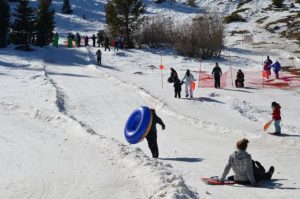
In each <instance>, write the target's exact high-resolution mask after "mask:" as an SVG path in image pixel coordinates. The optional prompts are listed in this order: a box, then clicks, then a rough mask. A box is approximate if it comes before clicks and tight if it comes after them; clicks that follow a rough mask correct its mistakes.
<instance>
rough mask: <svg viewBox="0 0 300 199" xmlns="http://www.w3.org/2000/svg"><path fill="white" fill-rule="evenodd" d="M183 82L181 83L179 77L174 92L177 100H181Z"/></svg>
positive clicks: (176, 79)
mask: <svg viewBox="0 0 300 199" xmlns="http://www.w3.org/2000/svg"><path fill="white" fill-rule="evenodd" d="M182 84H183V82H182V81H180V80H179V79H178V78H177V77H176V78H175V82H174V91H175V98H177V97H178V98H181V87H182Z"/></svg>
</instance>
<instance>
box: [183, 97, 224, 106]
mask: <svg viewBox="0 0 300 199" xmlns="http://www.w3.org/2000/svg"><path fill="white" fill-rule="evenodd" d="M182 99H184V100H192V101H199V102H212V103H218V104H225V103H224V102H221V101H218V100H215V99H212V98H209V97H198V98H182Z"/></svg>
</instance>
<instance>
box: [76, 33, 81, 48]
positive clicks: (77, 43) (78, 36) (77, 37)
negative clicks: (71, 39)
mask: <svg viewBox="0 0 300 199" xmlns="http://www.w3.org/2000/svg"><path fill="white" fill-rule="evenodd" d="M75 40H76V46H77V47H78V48H79V47H80V43H81V37H80V35H79V33H78V32H77V33H76V37H75Z"/></svg>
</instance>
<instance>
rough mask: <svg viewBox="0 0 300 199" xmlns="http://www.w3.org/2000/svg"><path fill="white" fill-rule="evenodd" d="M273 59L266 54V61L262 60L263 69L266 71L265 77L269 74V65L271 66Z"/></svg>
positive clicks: (268, 76)
mask: <svg viewBox="0 0 300 199" xmlns="http://www.w3.org/2000/svg"><path fill="white" fill-rule="evenodd" d="M272 64H273V61H272V60H271V59H270V57H269V56H267V59H266V61H265V62H264V71H265V73H266V77H267V79H269V78H270V76H271V67H272Z"/></svg>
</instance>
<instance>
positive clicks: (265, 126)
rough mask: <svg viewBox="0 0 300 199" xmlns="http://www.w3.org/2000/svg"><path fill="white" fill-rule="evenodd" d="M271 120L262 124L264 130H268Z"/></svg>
mask: <svg viewBox="0 0 300 199" xmlns="http://www.w3.org/2000/svg"><path fill="white" fill-rule="evenodd" d="M272 122H273V120H271V121H269V122H267V123H266V124H265V125H264V131H266V130H268V128H269V127H270V126H271V124H272Z"/></svg>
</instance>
